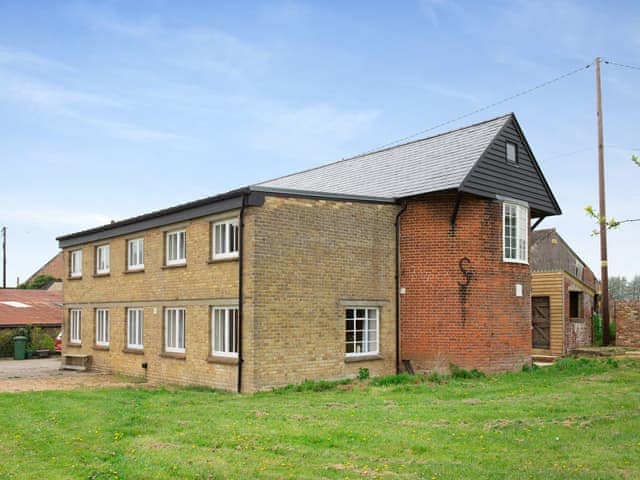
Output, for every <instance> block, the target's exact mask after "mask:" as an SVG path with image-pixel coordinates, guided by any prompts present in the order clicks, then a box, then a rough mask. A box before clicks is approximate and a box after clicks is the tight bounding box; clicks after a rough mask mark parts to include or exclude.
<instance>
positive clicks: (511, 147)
mask: <svg viewBox="0 0 640 480" xmlns="http://www.w3.org/2000/svg"><path fill="white" fill-rule="evenodd" d="M506 155H507V162H511V163H518V146H517V145H516V144H515V143H511V142H507V146H506Z"/></svg>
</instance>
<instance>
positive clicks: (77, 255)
mask: <svg viewBox="0 0 640 480" xmlns="http://www.w3.org/2000/svg"><path fill="white" fill-rule="evenodd" d="M69 276H71V277H81V276H82V250H74V251H73V252H71V257H70V260H69Z"/></svg>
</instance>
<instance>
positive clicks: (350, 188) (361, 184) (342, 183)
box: [257, 114, 512, 198]
mask: <svg viewBox="0 0 640 480" xmlns="http://www.w3.org/2000/svg"><path fill="white" fill-rule="evenodd" d="M511 115H512V114H508V115H503V116H501V117H497V118H494V119H491V120H487V121H484V122H482V123H477V124H474V125H470V126H468V127H464V128H460V129H458V130H453V131H451V132H447V133H443V134H440V135H436V136H433V137H429V138H424V139H421V140H416V141H414V142H410V143H405V144H403V145H398V146H395V147H391V148H386V149H384V150H379V151H376V152H372V153H367V154H363V155H359V156H357V157H353V158H348V159H345V160H340V161H338V162H335V163H331V164H328V165H324V166H321V167H317V168H313V169H310V170H306V171H303V172H300V173H295V174H292V175H287V176H285V177H280V178H276V179H274V180H269V181H266V182H263V183H259V184H257V186H258V187H269V188H283V189H291V190H304V191H315V192H327V193H334V194H341V195H361V196H370V197H383V198H402V197H408V196H412V195H419V194H422V193H428V192H435V191H439V190H447V189H450V188H458V187H459V186H460V184H461V183H462V181H463V180H464V178H465V177H466V176H467V174H468V173H469V171H470V170H471V168H472V167H473V165H474V164H475V163H476V162H477V161H478V160H479V159H480V157H481V156H482V154H483V152H484V151H485V150H486V148H487V147H488V146H489V144H490V143H491V141H492V140H493V139H494V138H495V137H496V135H497V134H498V132H500V130H501V128H502V127H503V126H504V125H505V123H507V122H508V120H509V119H510V118H511Z"/></svg>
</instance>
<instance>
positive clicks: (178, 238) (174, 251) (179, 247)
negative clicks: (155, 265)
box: [165, 230, 187, 265]
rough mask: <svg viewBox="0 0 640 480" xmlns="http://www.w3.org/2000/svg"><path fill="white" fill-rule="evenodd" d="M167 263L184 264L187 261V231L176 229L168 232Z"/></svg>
mask: <svg viewBox="0 0 640 480" xmlns="http://www.w3.org/2000/svg"><path fill="white" fill-rule="evenodd" d="M165 240H166V244H167V258H166V264H167V265H182V264H185V263H187V232H186V231H184V230H176V231H175V232H167V234H166V239H165Z"/></svg>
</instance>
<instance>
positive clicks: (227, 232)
mask: <svg viewBox="0 0 640 480" xmlns="http://www.w3.org/2000/svg"><path fill="white" fill-rule="evenodd" d="M239 225H240V222H239V220H238V218H227V219H225V220H220V221H219V222H214V223H213V224H212V225H211V241H212V243H213V244H212V247H211V252H212V253H213V259H214V260H217V259H224V258H236V257H237V256H238V254H239V249H240V226H239Z"/></svg>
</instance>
